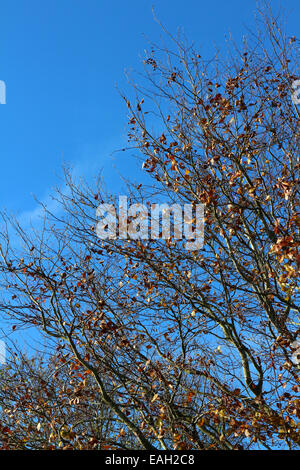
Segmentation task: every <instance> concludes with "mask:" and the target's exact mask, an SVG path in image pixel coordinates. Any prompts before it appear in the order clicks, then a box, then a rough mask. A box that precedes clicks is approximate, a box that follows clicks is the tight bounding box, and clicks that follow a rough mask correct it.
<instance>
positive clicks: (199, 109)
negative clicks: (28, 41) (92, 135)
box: [0, 11, 300, 450]
mask: <svg viewBox="0 0 300 470" xmlns="http://www.w3.org/2000/svg"><path fill="white" fill-rule="evenodd" d="M258 13H259V14H260V15H261V16H260V20H259V22H258V23H259V26H260V29H259V30H258V33H257V34H256V35H253V36H251V37H250V39H249V41H244V42H243V44H242V46H241V47H240V48H238V47H237V46H235V45H233V44H230V46H229V51H228V53H227V54H224V55H223V57H220V56H218V55H216V57H215V58H214V59H213V60H210V61H205V60H204V59H203V58H202V57H201V56H200V55H199V54H198V52H197V50H194V48H193V47H191V46H189V45H188V44H187V43H186V41H185V39H184V38H183V39H182V38H173V37H172V36H171V35H169V34H168V33H167V35H168V38H169V40H170V41H171V43H172V46H171V48H170V49H166V48H165V47H164V48H160V47H159V46H157V45H156V46H153V47H152V49H151V52H150V53H149V55H147V56H146V58H145V61H144V64H145V78H146V81H145V82H144V81H142V85H141V86H140V87H137V86H136V85H133V89H134V98H132V99H129V98H127V97H124V99H125V101H126V103H127V106H128V110H129V113H130V116H129V141H130V142H131V143H132V144H133V145H134V147H136V148H137V149H138V152H139V156H141V157H142V158H143V161H144V163H143V168H144V169H145V171H146V172H147V173H148V174H149V176H150V177H151V181H152V189H151V188H150V189H149V187H146V186H145V185H143V184H139V185H138V186H136V185H134V184H132V185H131V187H130V191H131V192H130V201H131V202H137V203H138V202H143V203H144V204H146V205H148V206H149V205H150V203H151V202H153V201H154V198H155V197H158V196H157V195H159V198H160V199H161V198H164V200H165V201H166V202H168V203H177V204H180V205H181V206H182V205H183V204H185V203H189V204H192V205H196V204H205V244H204V247H203V249H202V250H197V251H188V250H186V248H185V240H178V239H176V238H175V237H174V236H172V235H174V234H172V233H171V236H170V237H169V239H168V240H163V239H154V240H153V239H149V240H147V241H145V240H139V239H136V240H134V239H128V240H122V239H118V238H116V239H106V240H103V239H99V238H98V237H97V235H96V226H97V217H96V210H97V207H98V205H99V204H100V203H101V202H105V203H115V204H116V198H115V196H113V195H107V194H105V193H104V192H103V190H102V185H101V182H100V183H99V184H98V186H97V188H96V190H95V189H94V188H90V187H89V186H88V185H86V184H83V183H77V182H76V181H75V180H74V179H73V178H72V175H71V174H70V172H68V171H66V173H65V176H66V183H67V187H68V190H67V191H65V190H64V191H58V194H57V202H58V203H59V204H61V207H62V210H61V215H59V216H58V215H55V214H51V213H49V211H47V208H45V224H44V226H43V230H42V232H41V233H36V234H33V233H28V232H26V231H24V230H23V229H22V228H21V227H20V225H19V224H18V223H17V222H16V221H15V222H12V221H11V220H8V218H7V217H5V216H3V217H4V220H5V223H6V224H7V225H9V224H12V225H13V227H14V228H15V230H16V233H17V234H18V235H19V237H20V240H22V241H23V242H24V243H23V244H24V248H23V250H22V252H21V253H20V252H19V251H18V250H14V248H13V246H12V243H10V229H9V228H7V229H6V231H5V230H4V229H3V231H2V238H1V249H0V252H1V257H2V263H1V273H2V280H1V284H2V287H3V289H5V295H4V296H3V299H2V303H1V310H2V312H5V314H6V317H7V318H9V319H10V321H11V322H13V323H14V325H15V327H18V326H24V325H25V326H27V325H28V326H29V325H31V326H32V325H34V327H35V328H37V329H38V330H39V331H41V332H43V334H45V335H48V336H50V337H51V338H52V339H53V342H54V343H53V344H54V345H55V346H54V351H53V355H52V359H51V364H52V366H51V367H53V370H55V371H57V372H55V374H58V376H60V374H63V375H64V374H66V375H68V373H69V372H68V371H70V368H71V371H72V374H71V375H72V378H71V380H70V381H69V385H68V387H69V389H70V390H69V392H68V396H71V395H72V394H73V395H74V394H75V395H76V392H75V389H76V388H78V387H79V389H80V390H85V393H88V394H89V395H90V396H92V397H96V396H97V402H101V407H100V409H103V410H105V413H107V414H108V415H109V419H108V421H107V420H106V423H107V422H109V426H108V427H107V430H106V432H105V433H104V434H105V435H101V438H100V437H99V433H98V431H97V432H96V430H95V426H94V425H95V423H96V417H95V421H94V423H93V418H92V417H91V418H90V421H89V425H87V429H88V430H86V431H85V432H86V435H88V437H89V439H92V441H91V442H92V445H94V446H97V445H99V442H100V443H101V445H100V448H131V449H199V450H201V449H256V448H266V449H270V448H281V447H282V448H286V449H293V448H299V444H300V439H299V418H300V400H299V398H298V396H299V395H298V392H299V385H298V382H299V375H298V370H299V361H298V360H297V351H295V349H296V348H295V342H296V341H297V339H298V338H299V336H298V335H299V332H300V324H299V287H298V286H297V280H298V274H299V260H300V258H299V249H298V243H299V220H300V219H299V205H298V204H299V199H298V196H299V188H298V182H299V157H298V155H299V109H298V108H297V104H295V102H294V101H295V100H293V99H292V98H293V93H294V88H293V84H294V82H295V80H297V76H298V75H299V72H298V66H297V59H298V55H299V50H298V48H297V45H298V41H297V40H296V38H295V37H288V36H287V35H286V34H285V33H284V32H283V28H282V26H281V24H280V21H279V20H277V19H275V18H274V17H273V16H272V14H271V13H270V12H269V11H268V12H267V14H264V13H261V12H258ZM146 108H147V109H146ZM55 348H56V350H55ZM62 350H63V351H64V352H63V353H62V352H60V351H62ZM26 367H27V366H26ZM64 368H65V369H64ZM61 370H62V372H60V371H61ZM38 371H39V374H40V373H42V372H41V369H40V368H39V367H38ZM12 373H13V375H11V373H9V374H8V378H4V383H6V381H11V380H14V381H15V383H16V385H15V387H16V390H20V389H21V388H22V387H23V386H25V387H26V386H28V384H29V382H30V380H31V377H33V376H34V375H35V374H36V372H34V370H33V371H32V372H30V371H29V372H28V374H26V378H25V379H24V377H23V379H22V377H20V375H18V373H17V372H16V371H15V370H13V371H12ZM87 377H88V381H87ZM44 380H45V384H44V385H43V386H44V391H43V392H38V393H37V392H35V393H37V396H39V397H40V398H41V399H43V398H42V397H43V396H44V394H45V393H46V395H47V390H49V389H50V388H51V386H52V385H51V383H52V382H51V380H50V378H49V376H48V375H46V379H44ZM62 383H63V380H62V379H58V378H57V379H56V383H55V385H54V389H55V390H56V391H57V392H56V393H57V397H56V398H55V403H56V404H57V407H58V409H59V410H60V413H62V415H63V416H67V418H66V417H64V418H61V419H58V418H57V417H56V415H55V411H54V409H52V411H51V412H52V414H53V417H52V419H54V420H56V421H57V423H60V424H61V423H62V424H63V425H65V423H67V424H68V427H67V431H66V432H67V433H68V436H69V437H70V426H71V425H72V423H74V422H75V421H76V420H77V414H79V415H81V414H82V413H83V410H84V406H85V405H84V399H83V398H82V396H81V395H80V394H79V396H77V398H78V400H77V401H76V404H75V403H74V406H72V409H69V408H68V409H67V405H66V402H64V399H63V395H64V393H65V392H64V389H63V384H62ZM26 384H27V385H26ZM36 386H37V385H36V384H35V385H34V390H37V389H36V388H35V387H36ZM3 398H4V397H3ZM49 399H50V398H49V397H48V398H47V397H46V401H47V402H49ZM14 410H15V408H12V407H11V406H10V407H9V413H10V414H9V417H10V418H9V419H10V422H9V426H8V422H7V421H6V420H5V419H4V415H5V413H6V411H5V410H3V412H2V413H3V417H2V418H1V419H2V420H4V421H2V422H4V424H5V427H9V429H10V430H11V429H14V428H15V429H16V430H18V429H19V428H18V426H20V425H19V422H21V423H22V420H23V421H24V423H26V419H27V417H25V415H27V412H26V407H25V408H24V409H23V411H22V408H21V409H20V408H18V409H17V411H14ZM31 412H32V413H33V418H32V419H33V421H34V422H36V421H38V423H41V428H43V429H44V428H45V427H46V428H47V426H49V425H48V424H47V420H48V419H49V418H47V417H46V416H44V415H42V414H41V413H40V412H39V411H38V410H35V409H34V408H33V409H32V411H31ZM22 413H23V414H22ZM92 413H94V411H93V412H92ZM20 414H21V415H22V416H23V417H22V416H21V417H20ZM91 416H94V415H93V414H91ZM57 426H58V425H56V428H55V429H57ZM82 426H83V428H82V427H81V428H80V429H79V431H78V430H77V429H76V428H75V429H74V428H72V431H71V433H72V434H71V438H70V439H65V441H67V442H63V441H62V439H61V437H59V435H58V437H57V439H56V440H55V439H54V440H53V442H51V443H49V444H48V445H49V446H52V447H53V446H54V447H55V446H58V445H60V444H59V442H62V445H63V447H65V448H85V447H87V448H89V445H90V444H89V441H88V440H85V439H83V440H84V442H82V434H81V433H82V432H83V430H84V429H85V428H84V426H85V425H84V424H83V425H82ZM47 429H48V430H49V432H50V428H49V427H48V428H47ZM47 432H48V431H47ZM3 433H4V431H3V429H2V436H3ZM4 434H5V433H4ZM23 435H24V434H22V433H21V432H19V431H18V432H15V433H14V439H13V440H9V439H8V440H7V438H6V440H3V437H2V438H1V439H2V442H4V443H5V444H4V445H5V446H11V447H20V446H21V447H22V445H24V446H26V442H25V441H24V437H23ZM35 439H36V438H35V437H34V440H33V442H34V443H33V444H32V446H33V447H34V446H37V447H38V446H39V444H38V441H36V440H35ZM47 440H48V441H49V437H48V434H47V435H46V438H44V440H43V448H45V446H46V447H47ZM80 445H81V447H80Z"/></svg>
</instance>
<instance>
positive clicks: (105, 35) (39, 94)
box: [0, 0, 300, 213]
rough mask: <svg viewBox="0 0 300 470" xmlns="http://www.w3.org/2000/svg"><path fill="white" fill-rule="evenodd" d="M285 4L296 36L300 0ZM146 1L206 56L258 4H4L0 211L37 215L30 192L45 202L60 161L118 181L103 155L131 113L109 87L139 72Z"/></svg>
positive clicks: (231, 0) (47, 0)
mask: <svg viewBox="0 0 300 470" xmlns="http://www.w3.org/2000/svg"><path fill="white" fill-rule="evenodd" d="M271 3H272V4H273V5H274V6H275V5H276V4H277V1H276V0H273V1H271ZM282 3H283V5H284V7H285V9H287V10H289V11H291V15H290V17H289V22H288V24H289V31H290V33H291V34H295V35H297V32H299V21H300V6H299V5H300V3H299V0H285V1H284V2H282ZM152 5H154V7H155V11H156V14H157V16H158V17H159V18H160V19H161V21H162V22H163V23H164V24H165V25H166V26H167V28H168V29H169V30H170V31H171V32H175V31H176V29H177V27H179V26H181V27H182V26H183V27H184V28H185V31H186V34H187V35H188V37H189V38H190V39H191V40H193V41H195V42H196V44H197V45H199V47H200V46H201V48H202V52H203V53H204V54H205V51H206V50H210V48H211V46H212V44H213V42H215V43H216V44H220V45H221V44H222V42H223V39H224V34H225V33H226V32H228V31H229V30H230V31H231V32H232V34H233V36H234V37H235V38H236V39H239V38H240V36H241V34H242V32H243V31H244V25H247V24H248V25H250V26H251V24H252V23H253V11H254V9H255V1H254V0H226V1H224V0H209V1H207V0H206V1H204V0H185V1H182V0H172V1H171V0H158V1H157V0H150V1H148V0H127V1H124V0H110V1H108V0H106V1H104V0H2V1H1V5H0V9H1V10H0V79H1V80H4V81H5V82H6V86H7V104H6V105H0V124H1V133H0V136H1V137H0V154H1V173H0V180H1V181H0V182H1V185H0V209H2V208H4V207H6V208H8V209H9V210H10V211H14V212H16V211H17V212H18V213H22V212H24V211H32V210H34V208H35V202H34V201H33V199H32V194H35V195H36V196H38V198H40V199H44V198H46V197H47V195H48V193H49V191H50V190H51V187H52V186H53V185H55V183H56V181H57V176H56V175H57V174H59V173H60V169H61V164H62V159H63V157H64V159H65V160H66V161H67V162H70V163H71V164H73V165H75V166H76V168H77V170H78V172H82V173H85V174H87V175H88V176H90V175H91V174H93V173H94V172H96V171H97V170H98V169H100V168H105V171H106V173H105V174H107V175H108V179H109V184H114V182H115V181H116V180H117V178H118V176H117V173H116V172H115V171H114V170H113V164H114V162H113V161H112V160H111V158H110V157H109V155H110V153H111V152H112V151H113V150H114V149H117V148H120V147H122V146H123V145H124V142H125V134H126V131H125V125H126V115H127V109H126V107H125V106H124V103H123V102H122V100H121V98H120V96H119V95H118V93H117V91H116V89H115V84H116V83H118V85H119V87H120V88H121V89H123V90H126V88H127V85H126V79H125V77H124V69H125V68H133V69H140V70H141V66H140V59H139V57H140V55H141V54H142V53H143V50H144V49H145V47H147V42H146V40H145V38H144V37H143V34H145V35H146V36H148V37H149V38H151V39H153V40H154V41H155V40H158V38H159V36H160V34H161V32H160V29H159V27H158V25H157V23H155V22H154V21H153V17H152V12H151V9H152ZM118 159H122V156H119V157H118ZM118 163H120V162H119V161H118ZM120 166H121V169H122V167H123V169H124V170H126V169H127V170H128V163H126V164H125V163H122V162H121V164H120ZM115 184H117V183H115Z"/></svg>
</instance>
